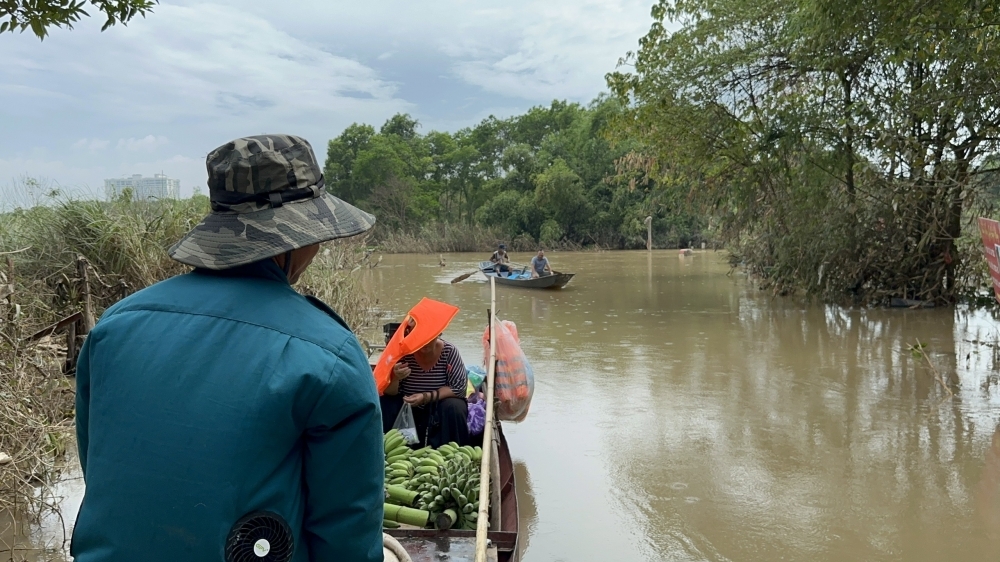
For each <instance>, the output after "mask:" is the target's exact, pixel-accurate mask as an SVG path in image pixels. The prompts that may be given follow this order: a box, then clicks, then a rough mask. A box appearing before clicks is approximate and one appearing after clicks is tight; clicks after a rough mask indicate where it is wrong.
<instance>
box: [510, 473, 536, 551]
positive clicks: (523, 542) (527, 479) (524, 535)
mask: <svg viewBox="0 0 1000 562" xmlns="http://www.w3.org/2000/svg"><path fill="white" fill-rule="evenodd" d="M514 479H515V484H516V486H517V509H518V519H519V520H520V528H521V533H520V535H519V537H518V541H517V551H518V555H519V556H520V557H521V559H522V560H524V556H525V553H526V552H527V551H528V545H529V544H530V543H531V535H532V534H534V532H535V528H536V526H537V523H538V510H537V508H536V506H535V492H534V490H533V489H532V485H531V473H530V471H529V470H528V466H527V465H526V464H525V463H524V462H523V461H518V460H515V461H514Z"/></svg>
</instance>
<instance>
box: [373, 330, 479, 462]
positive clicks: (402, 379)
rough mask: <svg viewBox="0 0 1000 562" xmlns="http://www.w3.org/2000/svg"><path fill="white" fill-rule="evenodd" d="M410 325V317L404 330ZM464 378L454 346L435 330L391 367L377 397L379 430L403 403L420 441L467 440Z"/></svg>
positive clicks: (385, 427) (389, 426) (390, 423)
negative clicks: (407, 405)
mask: <svg viewBox="0 0 1000 562" xmlns="http://www.w3.org/2000/svg"><path fill="white" fill-rule="evenodd" d="M413 327H414V322H413V321H412V320H410V321H409V323H408V324H407V325H406V326H405V327H404V328H403V329H404V330H405V332H404V333H407V334H408V333H409V331H410V330H412V329H413ZM441 331H442V332H443V331H444V327H442V328H441ZM468 381H469V373H468V371H466V369H465V362H464V361H462V356H461V355H460V354H459V353H458V349H457V348H456V347H455V346H454V345H452V344H451V343H449V342H447V341H445V340H444V339H442V338H441V336H440V333H439V334H438V336H437V337H435V338H434V339H433V340H431V341H430V342H429V343H428V344H426V345H424V346H423V347H421V348H420V349H418V350H416V351H414V352H413V353H411V354H410V355H404V356H403V357H401V358H400V359H399V362H397V363H396V364H395V365H394V366H393V367H392V374H391V376H390V379H389V386H388V387H387V388H386V389H385V392H384V393H383V395H382V396H381V397H380V398H379V401H380V403H381V406H382V431H383V433H385V432H388V431H389V430H390V429H392V426H393V424H394V423H395V422H396V416H398V415H399V410H400V409H401V408H402V407H403V404H404V403H405V404H409V405H410V406H411V407H412V408H413V418H414V421H415V422H416V425H417V435H419V436H420V440H421V445H430V446H431V447H440V446H441V445H444V444H445V443H451V442H455V443H458V444H459V445H460V446H461V445H467V444H469V426H468V417H469V405H468V403H467V402H466V399H465V393H466V388H467V385H468Z"/></svg>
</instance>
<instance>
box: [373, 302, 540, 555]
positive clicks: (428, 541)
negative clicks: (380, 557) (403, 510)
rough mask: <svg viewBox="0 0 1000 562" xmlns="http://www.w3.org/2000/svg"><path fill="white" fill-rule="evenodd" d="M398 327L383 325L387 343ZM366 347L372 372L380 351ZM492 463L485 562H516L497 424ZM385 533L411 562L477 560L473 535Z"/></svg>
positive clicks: (509, 472)
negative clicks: (408, 556)
mask: <svg viewBox="0 0 1000 562" xmlns="http://www.w3.org/2000/svg"><path fill="white" fill-rule="evenodd" d="M398 327H399V324H398V323H395V322H392V323H388V324H384V325H383V326H382V330H383V332H384V333H385V340H386V342H388V341H389V338H391V337H392V334H393V333H395V332H396V329H397V328H398ZM382 349H384V348H383V347H382V346H378V347H377V348H376V347H374V346H369V357H368V360H369V362H370V363H371V367H372V369H374V368H375V363H376V362H377V360H378V358H377V357H376V358H375V359H374V360H373V359H372V351H373V350H377V351H381V350H382ZM482 440H483V435H482V434H480V435H477V436H474V437H473V443H470V444H471V445H479V446H483V445H484V444H483V442H482ZM493 442H494V444H495V448H494V449H493V455H492V457H493V459H494V462H493V463H492V467H491V469H490V472H491V484H490V489H491V490H493V491H494V493H493V495H492V500H491V502H490V503H491V513H490V522H491V525H490V530H489V532H488V533H487V534H486V538H487V539H489V541H490V544H491V546H490V549H489V551H488V559H489V560H490V561H495V562H518V560H519V556H520V554H519V552H518V549H517V536H518V531H519V520H518V511H517V488H516V485H515V479H514V462H513V460H512V459H511V457H510V449H509V448H508V447H507V438H506V437H505V436H504V434H503V428H502V425H501V422H500V421H499V420H494V423H493ZM382 531H383V532H384V533H386V534H388V535H390V536H392V537H394V538H395V539H396V540H397V541H399V544H400V546H402V547H403V549H404V550H406V553H407V554H409V555H410V558H411V559H412V560H413V562H474V561H475V559H476V531H465V530H457V529H452V530H448V531H439V530H436V529H421V528H418V527H410V526H407V525H402V526H401V527H400V528H398V529H383V530H382Z"/></svg>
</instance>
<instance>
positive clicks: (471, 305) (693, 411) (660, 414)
mask: <svg viewBox="0 0 1000 562" xmlns="http://www.w3.org/2000/svg"><path fill="white" fill-rule="evenodd" d="M512 257H513V258H514V259H520V260H521V261H526V259H527V258H528V257H530V256H525V255H516V256H512ZM549 257H550V260H551V261H552V266H553V268H554V269H557V270H560V271H569V272H574V273H576V274H577V276H576V277H575V278H574V279H573V281H572V282H571V283H570V284H569V285H568V286H567V287H566V288H565V289H563V290H560V291H536V290H526V289H518V288H507V287H501V288H498V308H499V314H500V316H501V317H502V318H504V319H508V320H512V321H514V322H515V323H516V324H517V326H518V331H519V334H520V337H521V339H522V345H523V347H524V350H525V352H526V353H527V355H528V357H529V359H530V360H531V362H532V366H533V367H534V370H535V373H536V377H537V378H536V394H535V398H534V402H533V404H532V408H531V413H530V414H529V416H528V418H527V420H526V421H525V422H524V423H521V424H516V425H515V424H507V425H506V426H505V433H506V435H507V437H508V440H509V442H510V449H511V453H512V455H513V457H514V461H515V467H516V472H517V484H518V488H519V489H518V493H519V506H520V510H521V533H522V536H521V547H522V549H523V550H524V556H523V558H522V559H523V560H524V561H525V562H556V561H586V560H614V561H623V562H630V561H659V560H692V561H723V560H734V561H756V560H759V561H772V560H816V561H831V562H832V561H848V560H885V561H904V560H905V561H918V562H922V561H937V560H945V559H955V560H988V559H995V558H996V554H995V553H996V552H997V551H998V549H1000V431H998V421H1000V391H998V381H997V378H996V375H997V373H998V370H997V365H996V364H995V361H996V358H995V354H994V351H995V349H994V348H993V347H991V346H990V345H987V344H993V343H995V342H996V341H997V339H998V330H997V326H998V324H997V322H996V321H995V320H994V319H993V318H992V317H991V316H990V315H989V314H987V313H983V312H976V313H970V312H967V311H963V310H958V311H955V310H944V309H937V310H898V309H893V310H846V309H842V308H838V307H830V306H823V305H817V304H806V303H803V302H800V301H797V300H793V299H775V298H771V297H769V296H768V295H767V294H763V293H760V292H758V291H755V290H753V289H752V288H749V287H748V286H747V285H746V283H745V282H744V280H743V279H742V278H741V277H740V276H739V275H729V269H728V267H727V266H726V265H725V262H724V259H723V257H722V255H721V254H714V253H711V252H706V253H696V254H695V255H693V256H690V257H685V258H680V257H678V256H677V254H676V252H667V251H663V252H653V253H652V254H649V253H646V252H609V253H573V254H565V253H554V254H550V256H549ZM480 259H484V256H480V255H478V254H477V255H472V254H467V255H466V254H453V255H450V256H448V260H447V263H448V266H447V267H438V265H437V263H438V258H437V256H413V255H402V256H392V255H387V256H385V258H384V260H383V261H382V263H381V264H380V265H379V266H378V267H377V268H375V269H374V270H370V271H365V272H359V274H361V273H364V275H366V276H367V280H366V282H369V283H372V284H374V286H376V287H377V288H378V289H379V290H380V294H381V303H382V306H384V307H385V308H386V309H387V310H389V311H391V312H392V313H393V314H401V313H403V312H405V310H406V309H408V308H409V307H410V306H411V305H412V304H414V303H416V302H417V300H419V298H420V297H422V296H428V297H431V298H436V299H440V300H445V301H448V302H452V303H454V304H456V305H458V306H459V307H461V309H462V310H461V312H460V313H459V315H458V317H456V319H455V321H454V322H453V323H452V325H451V326H450V327H449V329H448V331H447V332H446V334H445V338H446V339H448V340H449V341H451V342H453V343H455V344H456V345H457V346H458V348H459V350H460V351H461V352H462V354H463V357H464V359H465V360H466V362H467V363H474V362H480V361H481V360H482V347H481V343H480V342H481V338H482V331H483V329H484V328H485V323H486V309H487V307H488V303H489V291H488V286H487V285H486V283H485V282H482V280H481V278H480V277H479V276H478V275H476V276H473V277H472V278H471V279H469V280H468V281H465V282H462V283H459V284H456V285H452V284H450V283H448V281H449V280H450V279H451V278H453V277H455V276H457V275H459V274H461V273H464V272H467V271H469V270H470V269H474V268H475V263H476V262H478V261H479V260H480ZM477 279H480V281H477ZM918 340H919V341H920V342H922V343H923V344H925V345H926V348H925V350H926V353H927V356H928V357H929V358H930V360H931V363H932V364H933V365H934V368H935V369H937V370H938V371H939V372H940V373H941V374H942V375H943V376H947V377H952V378H953V379H954V380H955V381H956V382H957V383H958V385H959V386H958V387H956V389H955V396H954V397H948V396H947V394H946V393H944V392H943V391H942V389H941V388H940V387H939V386H938V383H937V382H936V381H935V378H934V375H933V373H932V371H931V368H929V367H928V366H927V364H926V362H925V360H924V359H923V358H915V357H913V356H912V355H911V353H910V351H909V350H908V346H909V345H912V344H915V343H916V342H917V341H918ZM71 482H77V484H76V486H77V488H76V489H77V490H79V489H80V488H79V481H78V480H73V481H71ZM67 485H70V482H68V483H67ZM67 497H73V494H72V493H67ZM76 501H77V502H78V500H76ZM77 507H78V505H77V504H74V501H73V500H68V501H67V502H66V504H65V506H64V510H63V518H64V519H65V520H66V521H67V522H69V523H71V522H72V520H73V518H74V517H75V511H76V509H77ZM61 533H62V529H61V528H58V527H57V526H54V525H50V524H46V525H45V526H43V527H42V528H33V529H32V530H30V531H29V532H27V533H26V534H25V535H26V536H24V537H22V539H21V541H22V544H25V545H28V546H29V547H37V546H38V545H43V544H45V545H51V544H54V543H58V541H60V540H61V539H62V534H61ZM6 538H7V536H6V535H4V540H6ZM2 548H3V547H0V559H3V560H6V554H3V553H2ZM14 559H15V560H19V559H20V558H18V557H17V556H15V557H14ZM27 559H29V560H30V559H31V558H27Z"/></svg>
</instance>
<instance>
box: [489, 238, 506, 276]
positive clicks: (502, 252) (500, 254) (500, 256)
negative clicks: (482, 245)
mask: <svg viewBox="0 0 1000 562" xmlns="http://www.w3.org/2000/svg"><path fill="white" fill-rule="evenodd" d="M490 262H492V263H493V264H494V267H495V268H496V271H497V272H498V273H505V272H509V271H510V265H508V264H510V258H509V257H508V256H507V245H506V244H500V245H498V246H497V251H495V252H493V255H492V256H490Z"/></svg>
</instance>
